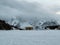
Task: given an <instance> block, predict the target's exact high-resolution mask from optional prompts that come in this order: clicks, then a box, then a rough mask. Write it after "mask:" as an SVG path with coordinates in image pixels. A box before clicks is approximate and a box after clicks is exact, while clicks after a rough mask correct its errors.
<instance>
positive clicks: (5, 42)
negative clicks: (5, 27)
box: [0, 30, 60, 45]
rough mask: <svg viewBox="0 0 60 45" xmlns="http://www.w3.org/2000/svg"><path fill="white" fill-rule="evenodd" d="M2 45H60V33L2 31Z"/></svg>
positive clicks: (0, 34)
mask: <svg viewBox="0 0 60 45" xmlns="http://www.w3.org/2000/svg"><path fill="white" fill-rule="evenodd" d="M0 45H60V31H59V30H55V31H53V30H44V31H43V30H41V31H35V30H34V31H20V30H13V31H12V30H11V31H0Z"/></svg>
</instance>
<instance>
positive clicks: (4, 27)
mask: <svg viewBox="0 0 60 45" xmlns="http://www.w3.org/2000/svg"><path fill="white" fill-rule="evenodd" d="M10 29H12V27H11V26H10V25H9V24H7V23H6V22H5V21H4V20H0V30H10Z"/></svg>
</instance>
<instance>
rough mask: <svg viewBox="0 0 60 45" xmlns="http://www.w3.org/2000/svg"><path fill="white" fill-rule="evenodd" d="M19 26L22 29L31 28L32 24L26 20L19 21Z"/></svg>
mask: <svg viewBox="0 0 60 45" xmlns="http://www.w3.org/2000/svg"><path fill="white" fill-rule="evenodd" d="M20 28H21V29H23V30H33V26H32V25H30V24H29V23H27V22H24V23H20Z"/></svg>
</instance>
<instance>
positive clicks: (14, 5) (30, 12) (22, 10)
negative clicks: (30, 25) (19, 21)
mask: <svg viewBox="0 0 60 45" xmlns="http://www.w3.org/2000/svg"><path fill="white" fill-rule="evenodd" d="M58 11H60V0H0V16H2V17H3V18H4V17H7V18H8V17H13V16H20V17H21V16H23V17H26V18H31V17H38V18H44V19H48V18H49V19H50V18H56V17H58V18H57V19H60V15H58V14H56V12H58Z"/></svg>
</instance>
